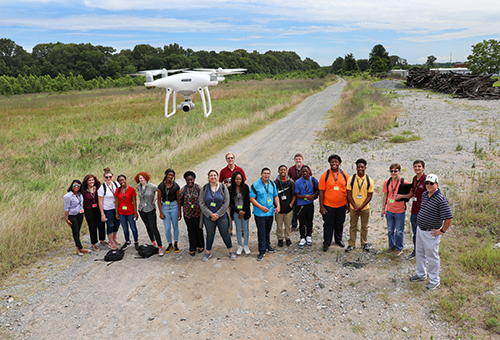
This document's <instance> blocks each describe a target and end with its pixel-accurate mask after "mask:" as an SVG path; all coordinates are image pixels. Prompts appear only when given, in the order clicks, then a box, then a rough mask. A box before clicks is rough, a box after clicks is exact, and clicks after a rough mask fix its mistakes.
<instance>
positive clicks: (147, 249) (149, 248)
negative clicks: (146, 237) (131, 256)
mask: <svg viewBox="0 0 500 340" xmlns="http://www.w3.org/2000/svg"><path fill="white" fill-rule="evenodd" d="M137 253H138V254H139V255H140V256H141V257H143V258H145V259H147V258H149V257H151V256H153V255H155V254H158V248H157V247H155V246H153V245H151V244H143V245H141V246H138V247H137Z"/></svg>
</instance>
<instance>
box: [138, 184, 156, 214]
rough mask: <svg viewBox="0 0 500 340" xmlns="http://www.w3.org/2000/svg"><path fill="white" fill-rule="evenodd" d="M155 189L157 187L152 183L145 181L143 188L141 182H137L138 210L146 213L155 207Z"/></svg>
mask: <svg viewBox="0 0 500 340" xmlns="http://www.w3.org/2000/svg"><path fill="white" fill-rule="evenodd" d="M157 191H158V187H157V186H156V185H154V184H152V183H147V184H146V187H145V188H144V189H143V188H142V184H140V183H139V185H138V186H137V194H138V196H139V204H138V207H139V209H138V210H139V211H142V212H145V213H148V212H150V211H153V210H154V209H155V208H156V207H155V205H154V203H153V202H154V200H155V195H156V192H157Z"/></svg>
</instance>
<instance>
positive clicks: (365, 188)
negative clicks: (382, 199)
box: [345, 158, 374, 253]
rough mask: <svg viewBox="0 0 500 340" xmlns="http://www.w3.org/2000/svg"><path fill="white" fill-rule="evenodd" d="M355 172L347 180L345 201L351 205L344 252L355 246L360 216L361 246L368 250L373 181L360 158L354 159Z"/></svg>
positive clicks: (364, 162)
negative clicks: (348, 235)
mask: <svg viewBox="0 0 500 340" xmlns="http://www.w3.org/2000/svg"><path fill="white" fill-rule="evenodd" d="M356 170H357V173H356V174H355V175H354V176H352V177H351V178H350V179H349V181H348V182H347V201H348V202H349V205H350V207H351V209H350V212H349V214H350V217H351V228H350V238H349V246H348V247H347V248H346V250H345V251H346V253H348V252H350V251H352V250H353V249H354V248H356V237H357V231H358V220H359V217H361V240H360V241H361V248H362V249H363V250H364V251H370V249H369V248H368V220H369V218H370V201H371V200H372V197H373V187H374V184H373V181H372V180H371V179H370V177H369V176H368V175H367V174H366V173H365V171H366V161H365V160H364V159H363V158H360V159H358V160H357V161H356Z"/></svg>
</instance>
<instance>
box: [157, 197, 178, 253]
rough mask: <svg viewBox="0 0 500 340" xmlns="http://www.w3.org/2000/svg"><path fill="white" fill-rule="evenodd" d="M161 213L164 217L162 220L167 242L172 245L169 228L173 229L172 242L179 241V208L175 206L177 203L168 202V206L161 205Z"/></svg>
mask: <svg viewBox="0 0 500 340" xmlns="http://www.w3.org/2000/svg"><path fill="white" fill-rule="evenodd" d="M161 211H162V212H163V215H165V219H164V220H163V225H164V226H165V236H166V237H167V242H168V243H172V231H171V226H173V227H174V242H177V241H179V220H178V218H179V207H178V206H177V201H173V202H170V204H168V205H167V204H165V203H162V204H161Z"/></svg>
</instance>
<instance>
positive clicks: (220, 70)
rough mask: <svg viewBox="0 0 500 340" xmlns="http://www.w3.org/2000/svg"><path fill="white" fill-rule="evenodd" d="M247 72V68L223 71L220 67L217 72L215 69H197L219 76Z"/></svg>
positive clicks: (197, 69)
mask: <svg viewBox="0 0 500 340" xmlns="http://www.w3.org/2000/svg"><path fill="white" fill-rule="evenodd" d="M246 70H247V69H246V68H226V69H223V68H222V67H219V68H218V69H217V70H216V69H213V68H195V71H202V72H208V73H216V74H218V75H225V74H243V73H244V72H245V71H246Z"/></svg>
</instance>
